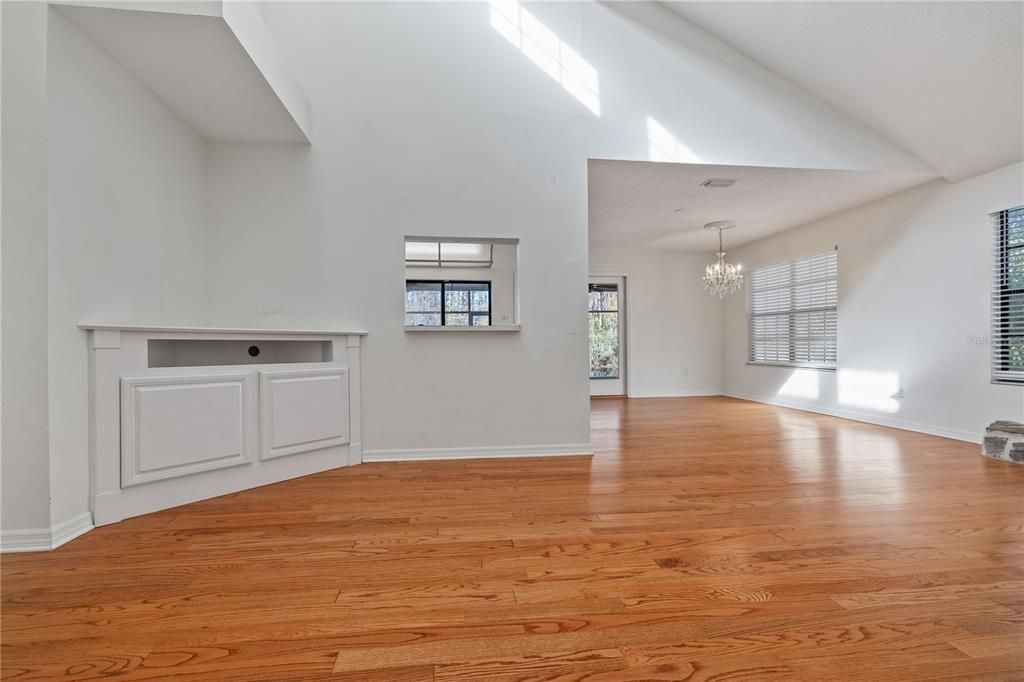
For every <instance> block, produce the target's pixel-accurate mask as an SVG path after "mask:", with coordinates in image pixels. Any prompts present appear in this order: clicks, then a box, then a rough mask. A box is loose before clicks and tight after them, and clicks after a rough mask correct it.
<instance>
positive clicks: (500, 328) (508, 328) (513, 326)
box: [405, 324, 519, 333]
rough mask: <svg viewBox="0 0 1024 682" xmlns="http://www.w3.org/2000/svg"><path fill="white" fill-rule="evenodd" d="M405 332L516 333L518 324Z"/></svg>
mask: <svg viewBox="0 0 1024 682" xmlns="http://www.w3.org/2000/svg"><path fill="white" fill-rule="evenodd" d="M405 331H407V332H473V333H477V332H518V331H519V325H518V324H494V325H490V326H488V327H441V326H428V325H417V326H411V327H406V328H405Z"/></svg>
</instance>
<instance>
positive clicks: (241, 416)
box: [82, 325, 362, 525]
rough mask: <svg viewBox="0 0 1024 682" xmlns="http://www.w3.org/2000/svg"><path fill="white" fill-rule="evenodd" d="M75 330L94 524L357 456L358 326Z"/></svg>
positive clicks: (101, 327) (100, 327)
mask: <svg viewBox="0 0 1024 682" xmlns="http://www.w3.org/2000/svg"><path fill="white" fill-rule="evenodd" d="M82 326H83V328H84V329H86V330H87V331H88V333H89V348H90V379H91V394H90V401H91V416H92V425H91V426H92V434H91V443H90V445H91V447H90V457H91V458H92V467H91V478H92V480H91V484H92V485H91V489H92V511H93V517H94V522H95V523H96V525H103V524H108V523H113V522H116V521H119V520H121V519H124V518H128V517H131V516H137V515H139V514H145V513H148V512H152V511H157V510H160V509H167V508H169V507H173V506H176V505H179V504H185V503H188V502H194V501H197V500H201V499H206V498H210V497H215V496H218V495H224V494H227V493H232V492H237V491H240V490H245V489H247V488H252V487H256V486H260V485H266V484H268V483H274V482H276V481H282V480H285V479H289V478H294V477H296V476H304V475H307V474H311V473H316V472H319V471H324V470H327V469H333V468H336V467H342V466H349V465H352V464H357V463H359V462H360V461H361V459H362V442H361V428H360V399H359V391H360V367H359V351H360V339H361V336H362V334H361V333H358V332H334V331H330V332H327V331H296V330H280V331H276V330H245V329H201V328H169V327H138V326H114V325H82Z"/></svg>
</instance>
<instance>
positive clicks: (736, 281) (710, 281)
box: [703, 220, 743, 298]
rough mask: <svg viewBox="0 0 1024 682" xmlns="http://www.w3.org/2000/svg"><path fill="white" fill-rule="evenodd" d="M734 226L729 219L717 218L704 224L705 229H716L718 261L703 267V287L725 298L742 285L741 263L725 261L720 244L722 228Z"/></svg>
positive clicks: (723, 249)
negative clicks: (735, 263)
mask: <svg viewBox="0 0 1024 682" xmlns="http://www.w3.org/2000/svg"><path fill="white" fill-rule="evenodd" d="M733 227H736V223H734V222H732V221H731V220H717V221H715V222H713V223H708V224H707V225H705V226H704V229H705V230H718V261H717V262H715V263H712V264H711V265H709V266H707V267H706V268H705V269H704V277H703V280H704V288H705V289H707V290H708V291H709V292H710V293H712V294H714V295H715V296H718V298H725V296H726V294H731V293H733V292H735V291H737V290H738V289H739V288H740V287H741V286H743V273H742V272H740V271H741V270H742V269H743V266H742V265H733V264H732V263H726V262H725V248H724V247H723V246H722V230H728V229H730V228H733Z"/></svg>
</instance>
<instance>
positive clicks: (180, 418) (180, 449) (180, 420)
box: [121, 372, 255, 487]
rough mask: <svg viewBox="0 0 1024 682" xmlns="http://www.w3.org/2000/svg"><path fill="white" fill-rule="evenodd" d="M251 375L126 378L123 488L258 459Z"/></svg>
mask: <svg viewBox="0 0 1024 682" xmlns="http://www.w3.org/2000/svg"><path fill="white" fill-rule="evenodd" d="M254 413H255V411H254V409H253V404H252V373H250V372H246V373H238V374H211V375H203V376H155V377H138V378H123V379H122V380H121V485H122V487H129V486H133V485H138V484H140V483H149V482H152V481H160V480H165V479H169V478H177V477H178V476H185V475H187V474H194V473H198V472H201V471H210V470H213V469H222V468H224V467H230V466H236V465H239V464H246V463H248V462H251V461H252V459H253V451H254V447H253V445H254V441H255V437H254V436H255V429H254V425H253V423H252V422H253V417H254Z"/></svg>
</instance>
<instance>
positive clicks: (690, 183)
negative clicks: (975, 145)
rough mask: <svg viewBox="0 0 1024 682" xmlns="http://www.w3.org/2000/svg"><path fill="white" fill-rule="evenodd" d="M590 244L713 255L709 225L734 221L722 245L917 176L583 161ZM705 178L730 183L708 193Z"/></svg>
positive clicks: (896, 187)
mask: <svg viewBox="0 0 1024 682" xmlns="http://www.w3.org/2000/svg"><path fill="white" fill-rule="evenodd" d="M588 174H589V178H588V184H589V189H588V191H589V213H590V215H589V224H590V243H591V245H592V246H597V247H602V246H614V247H631V248H657V249H676V250H683V251H714V250H716V247H717V239H718V238H717V236H716V233H709V232H708V231H706V230H704V229H703V228H704V224H705V223H709V222H711V221H714V220H735V221H736V222H737V226H736V228H735V229H733V230H730V231H729V232H727V233H726V247H730V246H737V245H739V244H745V243H747V242H750V241H754V240H756V239H761V238H762V237H767V236H768V235H770V234H774V233H776V232H781V231H782V230H785V229H788V228H791V227H795V226H797V225H801V224H803V223H806V222H809V221H812V220H815V219H817V218H821V217H823V216H826V215H829V214H831V213H835V212H837V211H841V210H843V209H846V208H850V207H853V206H856V205H859V204H862V203H864V202H867V201H871V200H873V199H877V198H879V197H882V196H885V195H888V194H892V193H895V192H898V191H900V190H903V189H906V188H908V187H913V186H915V185H918V184H921V183H922V182H925V181H927V180H929V179H932V178H933V177H934V176H931V175H929V174H921V173H882V172H875V171H840V170H811V169H802V168H767V167H753V166H717V165H709V164H684V163H652V162H647V161H604V160H591V161H590V162H589V164H588ZM709 178H734V179H736V184H735V185H733V186H732V187H730V188H728V189H708V188H705V187H702V186H701V183H702V182H704V181H705V180H707V179H709Z"/></svg>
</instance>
